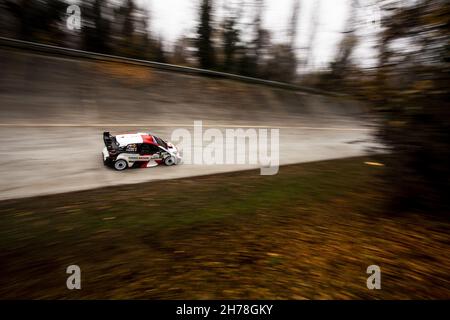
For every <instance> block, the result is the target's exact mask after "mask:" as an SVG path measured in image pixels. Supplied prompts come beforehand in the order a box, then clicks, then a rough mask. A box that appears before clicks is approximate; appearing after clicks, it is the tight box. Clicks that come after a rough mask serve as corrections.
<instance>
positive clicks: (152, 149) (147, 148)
mask: <svg viewBox="0 0 450 320" xmlns="http://www.w3.org/2000/svg"><path fill="white" fill-rule="evenodd" d="M157 152H159V148H158V147H157V146H155V145H152V144H148V143H143V144H142V146H141V152H140V153H141V154H155V153H157Z"/></svg>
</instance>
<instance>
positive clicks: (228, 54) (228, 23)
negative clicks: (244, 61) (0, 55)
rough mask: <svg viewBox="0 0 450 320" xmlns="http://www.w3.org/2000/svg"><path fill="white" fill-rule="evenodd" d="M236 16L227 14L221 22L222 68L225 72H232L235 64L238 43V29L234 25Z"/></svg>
mask: <svg viewBox="0 0 450 320" xmlns="http://www.w3.org/2000/svg"><path fill="white" fill-rule="evenodd" d="M236 20H237V18H236V17H234V16H229V17H227V18H225V21H224V23H223V47H224V48H223V51H224V56H225V59H224V62H223V67H222V69H223V70H224V71H226V72H234V71H235V67H236V66H235V64H236V61H235V60H236V52H237V50H238V44H239V30H238V29H237V27H236V24H237V23H236Z"/></svg>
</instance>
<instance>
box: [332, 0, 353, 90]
mask: <svg viewBox="0 0 450 320" xmlns="http://www.w3.org/2000/svg"><path fill="white" fill-rule="evenodd" d="M358 6H359V0H352V1H351V3H350V13H349V17H348V19H347V23H346V27H345V31H344V36H343V38H342V40H341V42H340V44H339V46H338V48H337V53H336V56H335V58H334V61H333V62H332V63H331V65H330V66H331V74H330V76H331V79H330V80H331V81H330V83H329V85H330V87H334V86H335V85H337V83H340V85H341V86H342V87H344V84H343V83H342V82H343V81H345V79H346V77H347V74H348V73H349V72H351V71H352V70H351V69H352V66H351V55H352V54H353V51H354V49H355V47H356V45H357V36H356V28H357V21H356V20H357V10H358Z"/></svg>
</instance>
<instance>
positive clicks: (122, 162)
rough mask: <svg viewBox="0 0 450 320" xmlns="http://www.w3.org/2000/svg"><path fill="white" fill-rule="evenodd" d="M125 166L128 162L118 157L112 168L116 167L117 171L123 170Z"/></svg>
mask: <svg viewBox="0 0 450 320" xmlns="http://www.w3.org/2000/svg"><path fill="white" fill-rule="evenodd" d="M127 167H128V163H127V162H126V161H125V160H123V159H119V160H117V161H116V162H114V169H116V170H117V171H122V170H125V169H126V168H127Z"/></svg>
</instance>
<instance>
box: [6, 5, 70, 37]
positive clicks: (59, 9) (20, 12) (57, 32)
mask: <svg viewBox="0 0 450 320" xmlns="http://www.w3.org/2000/svg"><path fill="white" fill-rule="evenodd" d="M3 1H4V2H3V4H2V7H4V8H5V10H6V12H8V13H9V14H10V15H11V16H12V17H13V19H14V21H13V23H14V24H15V26H16V28H15V29H16V31H15V34H14V35H13V37H17V38H19V39H23V40H28V41H42V42H46V43H56V44H57V43H58V42H60V41H61V40H62V32H61V29H60V28H58V26H57V24H58V23H60V22H62V19H63V17H64V16H65V14H66V11H65V9H66V7H67V5H66V4H65V3H64V1H61V0H39V1H38V0H36V1H29V0H3ZM2 19H4V17H2Z"/></svg>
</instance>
